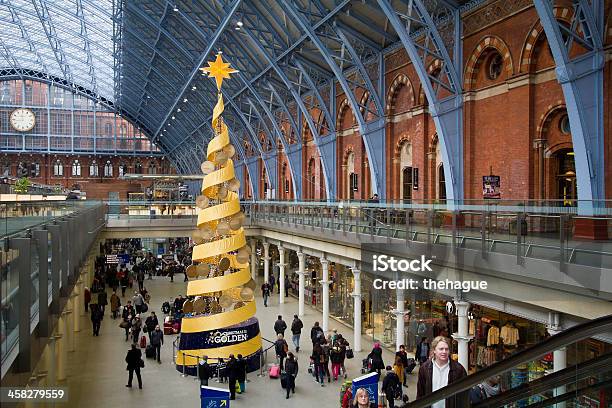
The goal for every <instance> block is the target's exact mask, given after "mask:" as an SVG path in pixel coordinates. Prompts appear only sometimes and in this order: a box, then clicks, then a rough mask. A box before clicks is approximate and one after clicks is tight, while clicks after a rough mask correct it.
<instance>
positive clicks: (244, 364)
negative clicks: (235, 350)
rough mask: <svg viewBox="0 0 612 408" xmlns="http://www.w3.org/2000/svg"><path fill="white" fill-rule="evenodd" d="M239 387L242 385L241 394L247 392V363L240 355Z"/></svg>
mask: <svg viewBox="0 0 612 408" xmlns="http://www.w3.org/2000/svg"><path fill="white" fill-rule="evenodd" d="M237 357H238V359H237V361H238V378H237V381H238V385H240V392H241V393H243V392H244V391H245V382H246V374H247V361H246V360H245V359H244V358H243V357H242V354H238V356H237Z"/></svg>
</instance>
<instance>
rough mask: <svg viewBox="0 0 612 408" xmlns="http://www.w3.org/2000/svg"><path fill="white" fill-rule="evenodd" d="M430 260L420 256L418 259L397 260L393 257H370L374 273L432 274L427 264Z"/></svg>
mask: <svg viewBox="0 0 612 408" xmlns="http://www.w3.org/2000/svg"><path fill="white" fill-rule="evenodd" d="M431 261H432V259H426V258H425V255H421V258H420V259H412V260H408V259H397V258H395V257H394V256H387V255H372V262H373V265H374V269H373V271H374V272H386V271H393V272H409V271H412V272H425V271H427V272H433V270H432V269H431V267H430V266H429V264H430V263H431Z"/></svg>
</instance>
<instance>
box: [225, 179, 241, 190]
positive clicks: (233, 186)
mask: <svg viewBox="0 0 612 408" xmlns="http://www.w3.org/2000/svg"><path fill="white" fill-rule="evenodd" d="M227 188H229V189H230V190H231V191H235V192H238V190H240V180H238V179H231V180H230V181H228V182H227Z"/></svg>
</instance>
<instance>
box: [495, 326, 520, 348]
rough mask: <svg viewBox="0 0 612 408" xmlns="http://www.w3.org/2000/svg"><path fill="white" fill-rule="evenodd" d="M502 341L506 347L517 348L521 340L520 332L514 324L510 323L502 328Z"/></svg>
mask: <svg viewBox="0 0 612 408" xmlns="http://www.w3.org/2000/svg"><path fill="white" fill-rule="evenodd" d="M499 337H500V338H501V340H502V341H503V342H504V346H508V347H516V345H517V344H518V340H519V330H518V329H517V328H516V327H515V326H514V322H512V321H509V322H508V323H506V324H505V325H504V327H502V328H501V334H500V335H499Z"/></svg>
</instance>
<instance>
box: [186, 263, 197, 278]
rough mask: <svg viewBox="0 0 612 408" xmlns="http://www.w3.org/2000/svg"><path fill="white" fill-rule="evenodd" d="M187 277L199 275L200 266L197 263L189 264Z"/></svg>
mask: <svg viewBox="0 0 612 408" xmlns="http://www.w3.org/2000/svg"><path fill="white" fill-rule="evenodd" d="M185 272H187V277H189V278H192V279H193V278H197V277H198V267H197V266H196V265H189V266H188V267H187V270H186V271H185Z"/></svg>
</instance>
